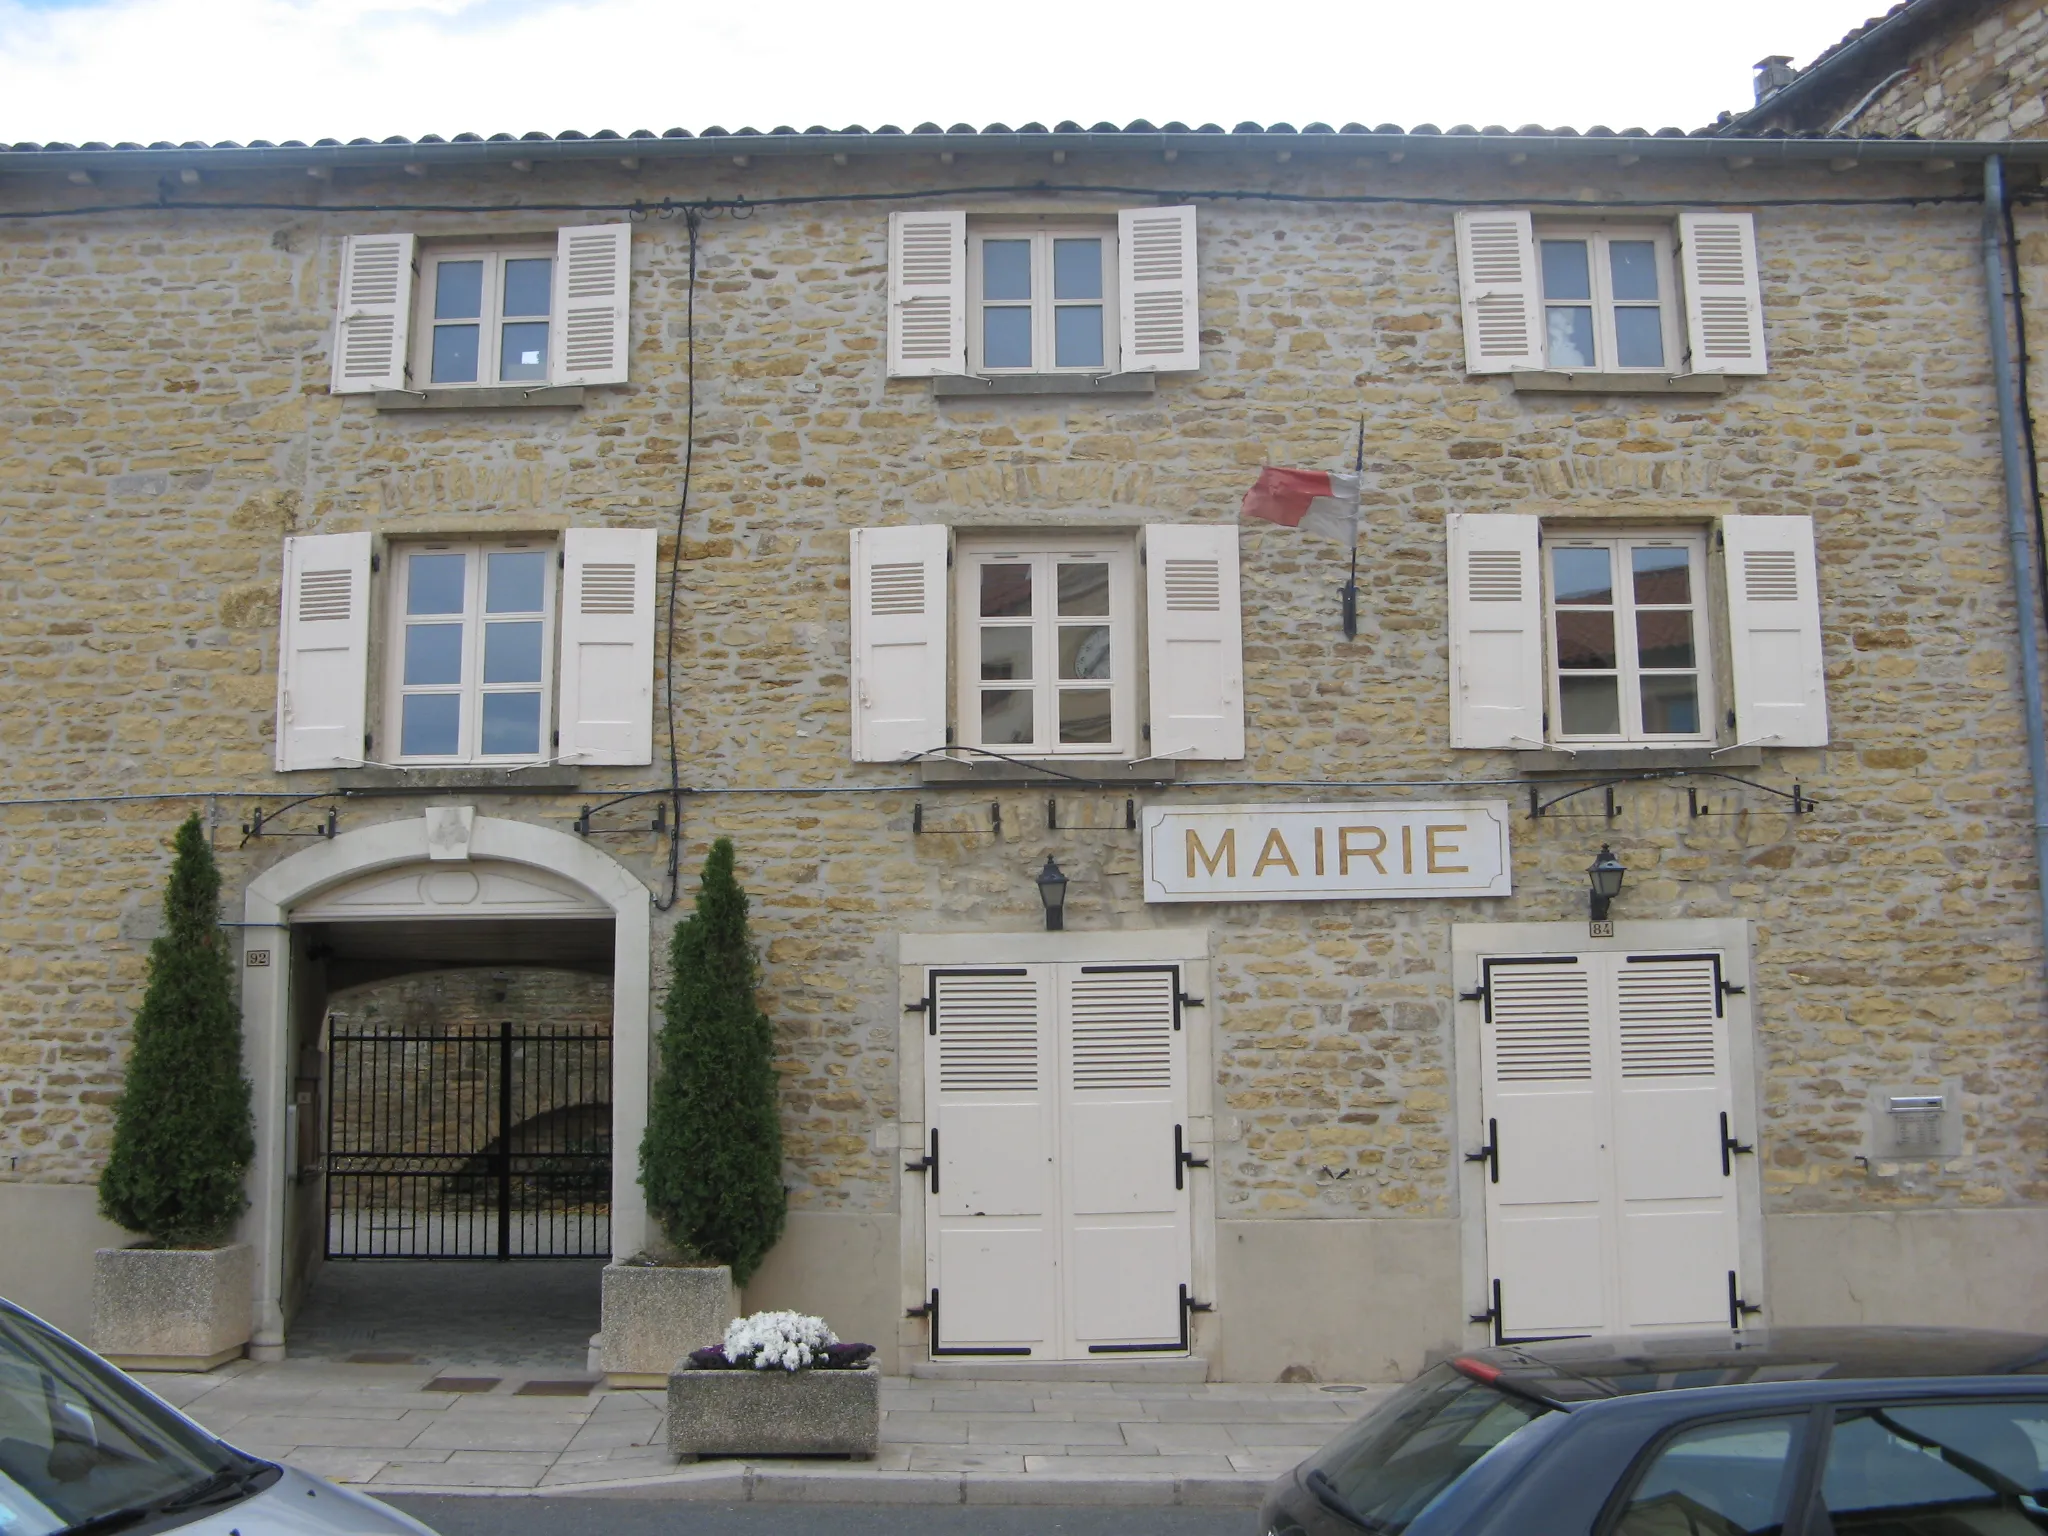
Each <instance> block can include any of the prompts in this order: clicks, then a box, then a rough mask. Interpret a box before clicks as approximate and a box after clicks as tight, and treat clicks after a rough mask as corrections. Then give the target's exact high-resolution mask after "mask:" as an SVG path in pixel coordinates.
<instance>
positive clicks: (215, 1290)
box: [92, 1243, 256, 1371]
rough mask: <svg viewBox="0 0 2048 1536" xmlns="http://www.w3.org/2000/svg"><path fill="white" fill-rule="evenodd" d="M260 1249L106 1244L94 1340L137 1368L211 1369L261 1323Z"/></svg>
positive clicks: (96, 1287)
mask: <svg viewBox="0 0 2048 1536" xmlns="http://www.w3.org/2000/svg"><path fill="white" fill-rule="evenodd" d="M255 1283H256V1254H255V1250H254V1249H252V1248H251V1247H250V1246H249V1245H248V1244H247V1243H230V1244H229V1245H228V1246H227V1247H225V1248H99V1249H95V1250H94V1252H93V1256H92V1347H93V1348H94V1349H96V1350H98V1351H99V1352H100V1353H101V1354H103V1355H105V1356H106V1357H107V1358H108V1359H109V1360H111V1361H113V1362H114V1364H116V1365H119V1366H125V1367H128V1368H130V1369H135V1370H151V1371H210V1370H212V1369H213V1368H214V1367H215V1366H217V1365H223V1364H225V1363H226V1362H228V1361H230V1360H234V1359H237V1358H239V1357H240V1355H241V1353H242V1351H243V1349H244V1348H245V1347H246V1346H247V1344H248V1342H249V1335H250V1334H251V1333H252V1332H253V1331H254V1323H255V1299H254V1298H255Z"/></svg>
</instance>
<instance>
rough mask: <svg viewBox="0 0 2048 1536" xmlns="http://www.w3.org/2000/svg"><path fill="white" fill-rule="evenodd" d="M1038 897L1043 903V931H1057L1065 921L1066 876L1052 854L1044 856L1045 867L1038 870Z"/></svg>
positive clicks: (1063, 925) (1064, 925)
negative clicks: (1053, 859)
mask: <svg viewBox="0 0 2048 1536" xmlns="http://www.w3.org/2000/svg"><path fill="white" fill-rule="evenodd" d="M1038 899H1039V900H1040V901H1042V902H1044V903H1045V931H1046V932H1047V933H1058V932H1059V931H1060V930H1061V929H1062V928H1064V927H1066V922H1067V877H1066V875H1065V874H1064V873H1062V872H1061V870H1060V867H1059V865H1057V864H1055V863H1053V861H1052V855H1051V854H1049V853H1048V854H1047V855H1046V856H1045V868H1043V869H1041V870H1040V871H1039V872H1038Z"/></svg>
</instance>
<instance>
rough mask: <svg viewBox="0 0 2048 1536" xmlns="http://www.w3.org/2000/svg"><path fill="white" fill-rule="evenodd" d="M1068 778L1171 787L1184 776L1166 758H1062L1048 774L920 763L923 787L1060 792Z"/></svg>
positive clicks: (998, 765) (959, 762)
mask: <svg viewBox="0 0 2048 1536" xmlns="http://www.w3.org/2000/svg"><path fill="white" fill-rule="evenodd" d="M1060 775H1067V776H1070V777H1072V778H1076V779H1086V780H1088V781H1089V782H1090V783H1091V784H1130V785H1133V786H1136V787H1143V786H1145V785H1148V784H1171V783H1172V782H1173V781H1174V780H1175V779H1176V778H1178V777H1179V776H1180V767H1179V765H1178V764H1177V763H1174V762H1171V761H1169V760H1168V759H1166V758H1154V759H1152V760H1151V761H1149V762H1147V761H1144V760H1139V761H1135V762H1134V761H1132V760H1130V759H1128V758H1122V757H1115V758H1107V757H1080V758H1076V757H1062V758H1056V759H1053V760H1050V761H1048V762H1047V763H1046V765H1045V771H1044V772H1040V771H1039V769H1038V767H1037V766H1036V765H1035V764H1033V763H1030V762H1015V763H1006V762H1002V761H1000V760H998V759H996V758H981V759H978V760H977V759H966V758H948V757H924V758H919V759H918V763H917V778H918V782H919V783H920V784H1043V785H1046V786H1048V787H1050V788H1053V789H1057V788H1058V787H1059V786H1060V785H1061V784H1064V783H1066V782H1067V779H1066V778H1063V777H1060Z"/></svg>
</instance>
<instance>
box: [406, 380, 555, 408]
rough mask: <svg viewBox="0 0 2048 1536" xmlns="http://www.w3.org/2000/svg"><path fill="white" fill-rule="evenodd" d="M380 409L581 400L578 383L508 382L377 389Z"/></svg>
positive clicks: (467, 406)
mask: <svg viewBox="0 0 2048 1536" xmlns="http://www.w3.org/2000/svg"><path fill="white" fill-rule="evenodd" d="M371 398H372V399H373V400H375V401H376V403H377V409H378V410H380V411H489V410H503V409H505V408H506V407H508V406H534V405H567V406H580V405H582V404H583V386H582V385H581V384H536V385H533V386H532V387H530V388H529V387H525V386H522V385H518V384H509V385H505V386H502V387H497V388H491V389H428V390H418V389H380V390H378V391H377V392H376V394H374V395H373V396H371Z"/></svg>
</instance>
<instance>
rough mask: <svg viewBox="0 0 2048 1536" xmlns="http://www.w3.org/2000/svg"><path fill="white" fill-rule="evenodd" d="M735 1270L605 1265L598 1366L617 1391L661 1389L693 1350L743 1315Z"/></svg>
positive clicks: (721, 1334) (716, 1338) (713, 1339)
mask: <svg viewBox="0 0 2048 1536" xmlns="http://www.w3.org/2000/svg"><path fill="white" fill-rule="evenodd" d="M738 1302H739V1297H738V1295H737V1294H736V1293H735V1292H734V1290H733V1284H732V1271H731V1270H730V1269H727V1268H726V1267H725V1266H724V1265H723V1264H720V1265H718V1266H716V1267H714V1268H710V1269H685V1268H682V1267H680V1266H670V1265H666V1264H607V1265H606V1266H605V1267H604V1310H603V1322H602V1323H600V1325H599V1328H600V1332H599V1334H598V1337H599V1339H600V1340H602V1343H601V1344H600V1345H599V1348H598V1361H599V1367H600V1369H602V1370H603V1371H604V1376H605V1381H606V1383H607V1384H608V1385H610V1386H614V1387H660V1386H666V1385H667V1384H668V1379H669V1373H670V1372H671V1371H673V1370H675V1368H676V1365H677V1363H678V1362H679V1361H681V1360H684V1359H686V1358H687V1357H688V1355H689V1353H690V1351H691V1350H693V1349H700V1348H702V1347H703V1346H704V1345H706V1344H716V1343H717V1342H718V1341H719V1340H720V1339H722V1338H724V1337H725V1325H726V1324H727V1323H729V1322H731V1321H732V1320H733V1319H734V1318H735V1317H737V1316H739V1306H738Z"/></svg>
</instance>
